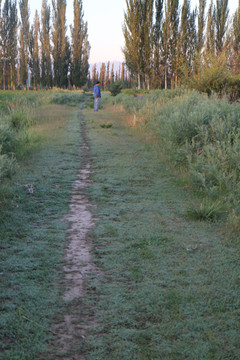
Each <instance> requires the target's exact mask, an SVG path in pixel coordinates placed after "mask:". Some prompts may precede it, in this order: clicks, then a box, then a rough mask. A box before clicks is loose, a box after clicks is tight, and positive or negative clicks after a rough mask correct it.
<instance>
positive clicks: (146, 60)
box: [123, 0, 240, 88]
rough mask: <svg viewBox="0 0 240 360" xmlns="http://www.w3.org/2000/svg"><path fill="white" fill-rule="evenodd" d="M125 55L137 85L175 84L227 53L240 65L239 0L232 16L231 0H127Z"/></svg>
mask: <svg viewBox="0 0 240 360" xmlns="http://www.w3.org/2000/svg"><path fill="white" fill-rule="evenodd" d="M126 5H127V9H126V11H125V13H124V25H123V34H124V38H125V47H124V50H123V51H124V55H125V59H126V64H127V67H128V69H129V70H130V71H131V73H132V75H134V76H135V79H136V81H137V84H138V87H139V88H140V87H147V88H149V87H160V86H161V87H164V88H169V87H172V88H173V87H176V86H178V85H179V83H180V81H181V79H182V76H183V75H185V76H187V77H191V76H194V75H196V74H199V73H200V71H201V67H203V66H206V63H207V65H209V59H210V58H211V59H214V58H215V59H216V58H218V57H219V56H220V55H221V56H222V54H224V55H225V57H226V58H227V63H228V66H229V67H231V69H232V72H233V73H234V74H238V73H239V71H240V30H239V29H240V0H239V6H238V9H237V10H236V12H235V14H234V15H233V17H232V18H230V16H229V8H228V0H215V1H214V2H213V0H211V1H210V4H209V6H208V8H207V0H199V4H198V7H196V8H195V9H193V10H192V9H191V3H190V0H184V1H183V4H182V6H180V3H179V0H126Z"/></svg>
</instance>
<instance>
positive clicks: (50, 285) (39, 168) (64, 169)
mask: <svg viewBox="0 0 240 360" xmlns="http://www.w3.org/2000/svg"><path fill="white" fill-rule="evenodd" d="M49 96H51V95H50V94H49ZM33 120H34V121H33V124H34V126H32V127H31V128H29V130H28V133H29V137H30V139H31V140H30V141H29V142H28V143H27V144H26V147H25V149H28V151H25V152H24V156H23V157H21V159H19V161H18V172H17V174H16V175H15V176H14V177H13V178H12V180H11V181H10V180H8V181H5V182H3V183H2V184H1V203H0V219H1V221H0V247H1V255H0V264H1V270H0V280H1V289H0V304H1V305H0V307H1V312H0V359H3V360H34V359H39V355H40V353H42V352H44V351H46V349H47V346H48V343H49V341H50V339H51V337H52V336H53V334H52V333H51V330H50V326H51V321H52V319H53V318H54V316H55V315H56V314H57V313H58V312H59V311H60V310H59V309H60V308H61V301H60V289H59V286H60V285H59V283H60V276H61V268H62V257H63V251H64V246H65V230H66V227H67V224H66V223H64V222H63V221H62V217H63V215H64V214H65V213H66V212H67V211H68V203H69V197H70V193H71V181H72V180H73V179H74V178H75V175H76V172H77V169H78V168H79V161H80V159H79V145H80V141H81V137H80V119H79V115H78V112H77V110H76V108H75V109H73V108H71V107H68V106H62V105H55V104H52V105H42V107H41V108H37V110H36V111H35V116H34V119H33Z"/></svg>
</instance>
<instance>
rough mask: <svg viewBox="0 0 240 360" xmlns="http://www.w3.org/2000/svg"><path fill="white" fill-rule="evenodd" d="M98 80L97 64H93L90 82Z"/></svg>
mask: <svg viewBox="0 0 240 360" xmlns="http://www.w3.org/2000/svg"><path fill="white" fill-rule="evenodd" d="M97 80H98V77H97V64H94V65H93V67H92V82H93V85H94V84H96V82H97Z"/></svg>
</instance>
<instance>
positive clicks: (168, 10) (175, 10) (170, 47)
mask: <svg viewBox="0 0 240 360" xmlns="http://www.w3.org/2000/svg"><path fill="white" fill-rule="evenodd" d="M178 25H179V1H178V0H166V3H165V21H164V24H163V44H164V45H163V59H164V66H165V74H164V76H165V89H167V88H168V76H170V78H171V84H172V87H173V86H174V82H175V76H176V73H175V72H176V71H177V69H176V65H177V64H176V51H177V41H178Z"/></svg>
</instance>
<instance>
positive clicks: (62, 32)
mask: <svg viewBox="0 0 240 360" xmlns="http://www.w3.org/2000/svg"><path fill="white" fill-rule="evenodd" d="M52 5H53V36H52V41H53V51H52V56H53V68H54V84H55V85H56V86H58V87H63V88H67V86H68V72H69V68H70V45H69V41H68V37H67V28H66V0H56V1H55V0H52Z"/></svg>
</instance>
